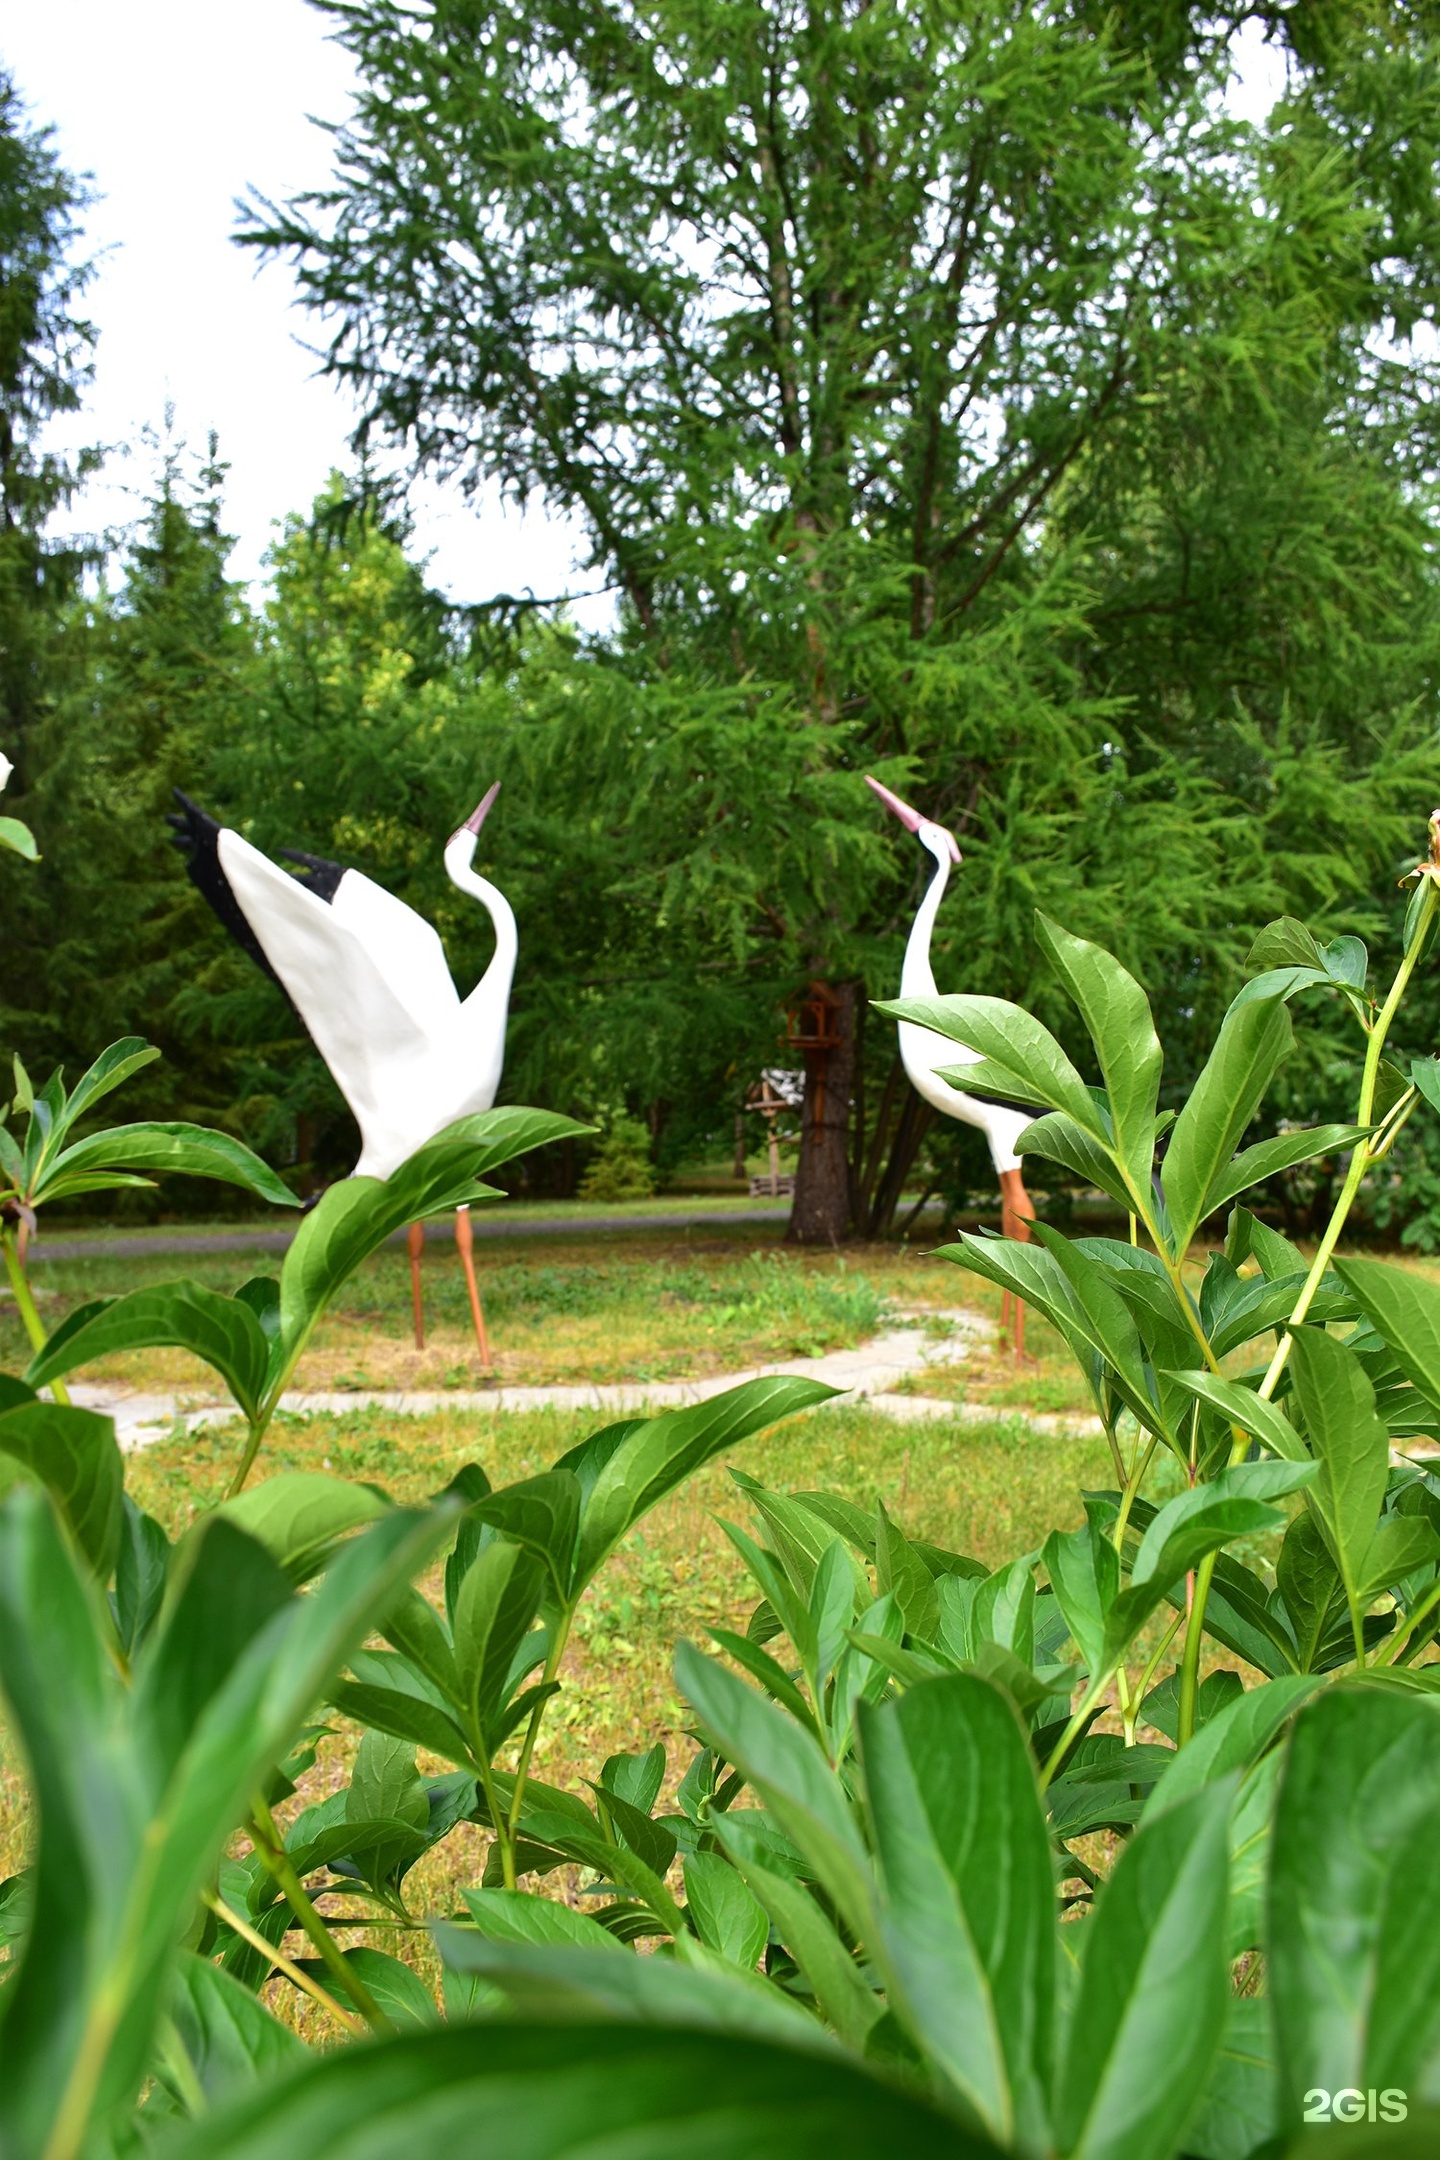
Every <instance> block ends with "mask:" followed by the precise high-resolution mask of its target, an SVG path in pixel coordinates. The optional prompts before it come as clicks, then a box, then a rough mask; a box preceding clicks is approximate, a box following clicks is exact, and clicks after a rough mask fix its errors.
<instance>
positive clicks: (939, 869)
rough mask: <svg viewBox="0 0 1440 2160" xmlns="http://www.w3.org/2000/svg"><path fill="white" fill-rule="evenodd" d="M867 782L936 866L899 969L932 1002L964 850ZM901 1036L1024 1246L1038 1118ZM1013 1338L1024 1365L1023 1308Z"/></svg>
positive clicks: (906, 1024) (914, 1032) (945, 1044)
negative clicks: (938, 946) (968, 1089)
mask: <svg viewBox="0 0 1440 2160" xmlns="http://www.w3.org/2000/svg"><path fill="white" fill-rule="evenodd" d="M865 778H866V784H867V786H869V787H871V788H873V789H874V791H875V793H876V794H877V795H878V796H879V798H880V800H881V802H882V803H884V805H885V807H886V809H887V810H889V811H892V812H893V813H894V815H895V816H896V817H897V818H898V819H899V820H900V823H901V824H902V825H903V826H904V827H905V829H906V831H907V832H912V833H914V835H915V837H916V839H917V840H918V841H919V842H920V845H921V846H922V847H923V848H924V849H925V851H926V853H927V854H928V855H930V856H932V857H933V859H934V863H935V874H934V876H933V877H932V878H931V880H930V883H929V885H928V886H927V887H926V889H925V897H924V898H923V900H922V901H921V902H920V905H919V907H918V908H917V909H916V911H915V920H914V922H913V923H912V924H911V926H910V935H909V937H908V939H907V940H906V943H905V958H904V960H903V961H902V962H901V966H900V995H901V996H902V997H906V998H912V997H935V996H936V995H937V994H938V993H937V990H936V986H935V970H934V968H933V967H932V966H931V963H930V944H931V939H932V938H933V936H934V933H935V922H936V918H937V916H938V915H939V913H940V903H941V902H942V900H943V899H944V898H945V888H946V886H947V885H948V884H949V882H950V872H951V870H952V869H953V868H954V867H955V865H956V864H958V863H959V862H960V861H961V859H962V858H961V854H960V849H959V846H958V844H957V842H956V840H955V836H954V834H953V833H951V832H948V831H947V830H946V828H945V827H944V826H943V825H936V824H933V823H932V822H931V821H930V819H928V818H924V817H922V816H921V815H920V813H919V811H918V810H912V809H911V807H910V805H909V803H907V802H902V801H901V799H900V797H899V796H898V795H894V794H892V793H891V791H890V789H889V788H887V787H884V786H882V785H881V783H880V782H879V781H878V780H872V779H871V778H870V775H869V774H868V773H867V774H866V776H865ZM899 1030H900V1062H901V1064H902V1065H903V1066H904V1068H905V1071H906V1074H907V1075H908V1077H909V1080H910V1085H911V1086H912V1087H913V1088H914V1090H915V1092H916V1094H917V1095H919V1096H920V1097H922V1099H923V1100H924V1101H925V1102H927V1103H929V1104H930V1105H931V1107H932V1108H933V1109H935V1110H938V1111H940V1112H941V1114H942V1115H943V1116H945V1117H952V1118H956V1119H958V1120H959V1122H960V1123H961V1124H963V1125H973V1126H975V1127H977V1129H978V1130H979V1131H981V1132H983V1133H984V1135H985V1138H986V1141H987V1143H988V1145H989V1149H990V1160H991V1162H992V1163H993V1164H994V1166H995V1174H996V1176H997V1177H998V1178H999V1181H1000V1222H1001V1228H1002V1229H1003V1230H1004V1232H1005V1235H1006V1236H1007V1237H1013V1238H1017V1239H1019V1240H1020V1241H1022V1242H1024V1241H1027V1240H1028V1239H1029V1236H1030V1224H1031V1222H1032V1221H1033V1220H1034V1216H1035V1209H1034V1206H1033V1205H1032V1203H1031V1199H1030V1195H1029V1194H1028V1193H1027V1192H1026V1190H1025V1179H1024V1177H1023V1175H1022V1172H1021V1168H1020V1157H1019V1156H1018V1155H1017V1153H1016V1152H1015V1143H1016V1141H1017V1140H1018V1139H1019V1138H1020V1135H1021V1134H1022V1133H1023V1132H1024V1130H1025V1128H1026V1126H1027V1125H1031V1124H1033V1123H1034V1119H1035V1113H1034V1112H1033V1111H1032V1110H1026V1109H1023V1108H1022V1107H1021V1106H1020V1105H1019V1104H1017V1103H1002V1102H994V1101H992V1100H990V1099H989V1098H987V1097H985V1096H983V1095H967V1094H966V1093H965V1092H964V1090H963V1089H961V1088H957V1087H955V1086H954V1085H952V1083H951V1082H950V1081H948V1080H942V1079H941V1078H940V1071H941V1069H942V1068H944V1067H950V1068H951V1069H953V1068H954V1067H955V1066H957V1065H970V1064H974V1063H976V1062H977V1061H978V1056H979V1053H978V1052H977V1051H974V1050H967V1049H965V1048H964V1046H963V1045H962V1044H960V1043H957V1042H952V1041H951V1040H950V1038H949V1037H948V1036H945V1035H937V1034H936V1033H935V1031H934V1029H933V1028H925V1027H917V1026H916V1025H915V1023H914V1022H913V1021H909V1020H902V1021H901V1022H900V1023H899ZM1010 1302H1011V1301H1010V1297H1009V1293H1008V1292H1007V1293H1006V1296H1005V1299H1004V1302H1003V1304H1002V1308H1001V1316H1002V1320H1004V1319H1006V1318H1008V1317H1009V1312H1008V1308H1009V1305H1010ZM1014 1330H1015V1335H1014V1339H1015V1354H1016V1356H1017V1357H1019V1356H1021V1355H1022V1354H1023V1352H1024V1346H1025V1308H1024V1306H1023V1305H1022V1304H1020V1303H1019V1301H1018V1300H1016V1301H1015V1306H1014Z"/></svg>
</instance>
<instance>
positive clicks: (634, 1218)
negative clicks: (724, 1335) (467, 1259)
mask: <svg viewBox="0 0 1440 2160" xmlns="http://www.w3.org/2000/svg"><path fill="white" fill-rule="evenodd" d="M789 1214H790V1203H789V1201H788V1200H782V1201H772V1202H771V1203H770V1205H769V1206H768V1207H751V1208H704V1209H700V1208H697V1209H695V1210H694V1211H693V1212H692V1213H686V1214H683V1215H682V1214H668V1215H662V1214H658V1213H657V1214H654V1215H530V1216H527V1217H525V1218H524V1220H523V1221H516V1220H514V1219H513V1218H512V1219H511V1220H509V1221H507V1220H506V1218H505V1216H504V1213H503V1212H502V1211H501V1210H500V1209H498V1208H497V1209H490V1208H476V1209H474V1210H473V1211H472V1216H471V1220H472V1223H473V1227H474V1231H475V1236H476V1238H477V1240H478V1239H481V1238H527V1237H566V1236H569V1237H596V1236H603V1237H613V1236H615V1235H616V1234H617V1233H619V1232H621V1231H625V1230H705V1229H710V1230H724V1229H727V1228H728V1227H729V1225H730V1224H731V1223H738V1224H741V1225H748V1224H754V1223H783V1222H785V1221H786V1220H787V1219H788V1217H789ZM297 1227H298V1225H297ZM294 1235H295V1232H294V1230H175V1231H166V1232H162V1233H160V1234H154V1233H152V1234H151V1235H149V1236H147V1237H113V1238H91V1237H46V1236H44V1235H43V1234H42V1235H41V1236H39V1237H37V1238H35V1239H33V1240H32V1242H31V1245H30V1264H31V1265H32V1266H34V1265H35V1264H36V1263H37V1262H40V1261H45V1260H139V1259H143V1258H144V1257H145V1255H146V1254H147V1253H227V1252H284V1251H285V1250H286V1248H287V1247H288V1245H289V1244H290V1241H291V1239H292V1238H293V1237H294ZM406 1235H407V1233H406V1232H405V1231H404V1230H397V1231H396V1233H395V1235H394V1236H393V1237H392V1238H391V1239H390V1240H389V1243H390V1244H392V1245H403V1244H404V1242H405V1238H406ZM425 1235H426V1237H427V1238H448V1237H453V1235H454V1231H453V1229H452V1226H451V1222H450V1218H449V1216H448V1215H438V1216H436V1217H435V1218H434V1220H433V1221H431V1222H427V1223H426V1225H425Z"/></svg>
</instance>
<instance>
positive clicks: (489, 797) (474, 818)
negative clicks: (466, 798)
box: [455, 780, 500, 840]
mask: <svg viewBox="0 0 1440 2160" xmlns="http://www.w3.org/2000/svg"><path fill="white" fill-rule="evenodd" d="M499 792H500V782H499V781H498V780H497V781H496V782H495V785H494V787H492V788H491V789H490V790H489V791H488V792H487V793H486V794H485V795H484V796H482V797H481V800H480V802H479V804H478V805H477V807H476V809H475V811H474V812H473V814H472V815H471V816H470V817H467V818H466V820H465V823H464V824H463V825H462V826H461V828H460V832H473V833H478V832H479V830H480V827H481V826H482V825H483V824H484V822H485V820H486V818H487V817H488V816H489V815H490V809H491V805H492V804H493V803H494V800H495V797H496V796H497V795H498V794H499ZM455 837H456V839H457V840H458V839H459V837H460V833H457V834H456V835H455Z"/></svg>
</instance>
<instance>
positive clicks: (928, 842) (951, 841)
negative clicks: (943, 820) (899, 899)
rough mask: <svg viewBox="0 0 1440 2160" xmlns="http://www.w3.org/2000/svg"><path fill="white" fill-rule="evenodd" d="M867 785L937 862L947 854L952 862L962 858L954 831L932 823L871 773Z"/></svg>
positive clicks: (866, 779)
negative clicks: (874, 778)
mask: <svg viewBox="0 0 1440 2160" xmlns="http://www.w3.org/2000/svg"><path fill="white" fill-rule="evenodd" d="M865 785H866V786H867V787H868V788H873V789H874V791H875V793H876V794H877V795H878V796H879V798H880V800H881V802H883V803H884V805H885V807H886V809H887V810H890V811H893V812H894V814H895V816H896V817H897V818H899V820H900V822H901V824H902V825H903V826H904V827H905V830H906V831H907V832H913V833H914V835H915V837H916V839H917V840H918V841H919V842H920V845H921V847H923V848H928V849H929V851H930V853H931V854H932V855H933V856H934V857H935V860H936V861H937V862H943V861H944V859H945V858H946V857H947V856H948V857H949V859H950V861H951V862H952V863H958V862H959V861H961V860H962V857H961V854H960V846H959V843H958V841H957V840H956V838H955V835H954V833H952V832H948V831H947V830H946V828H945V827H944V826H943V825H935V824H932V823H931V821H930V819H929V818H923V817H921V815H920V813H919V811H918V810H912V809H911V807H910V805H909V803H907V802H902V801H901V800H900V797H899V796H898V795H892V794H891V792H890V790H889V788H888V787H884V786H882V784H881V783H880V781H878V780H872V779H871V777H870V775H869V773H866V775H865Z"/></svg>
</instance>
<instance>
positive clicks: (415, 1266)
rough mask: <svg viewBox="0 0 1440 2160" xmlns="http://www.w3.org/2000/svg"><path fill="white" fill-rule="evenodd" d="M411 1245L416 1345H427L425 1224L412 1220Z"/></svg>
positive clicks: (412, 1302) (421, 1347) (411, 1278)
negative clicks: (423, 1256) (423, 1283)
mask: <svg viewBox="0 0 1440 2160" xmlns="http://www.w3.org/2000/svg"><path fill="white" fill-rule="evenodd" d="M406 1243H407V1244H408V1245H409V1247H410V1303H411V1306H412V1308H413V1310H414V1313H415V1347H416V1349H417V1350H423V1349H424V1347H425V1300H424V1298H423V1297H422V1295H421V1292H420V1255H421V1254H422V1253H423V1252H424V1250H425V1225H424V1223H423V1222H412V1223H411V1225H410V1233H409V1236H408V1238H407V1239H406Z"/></svg>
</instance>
